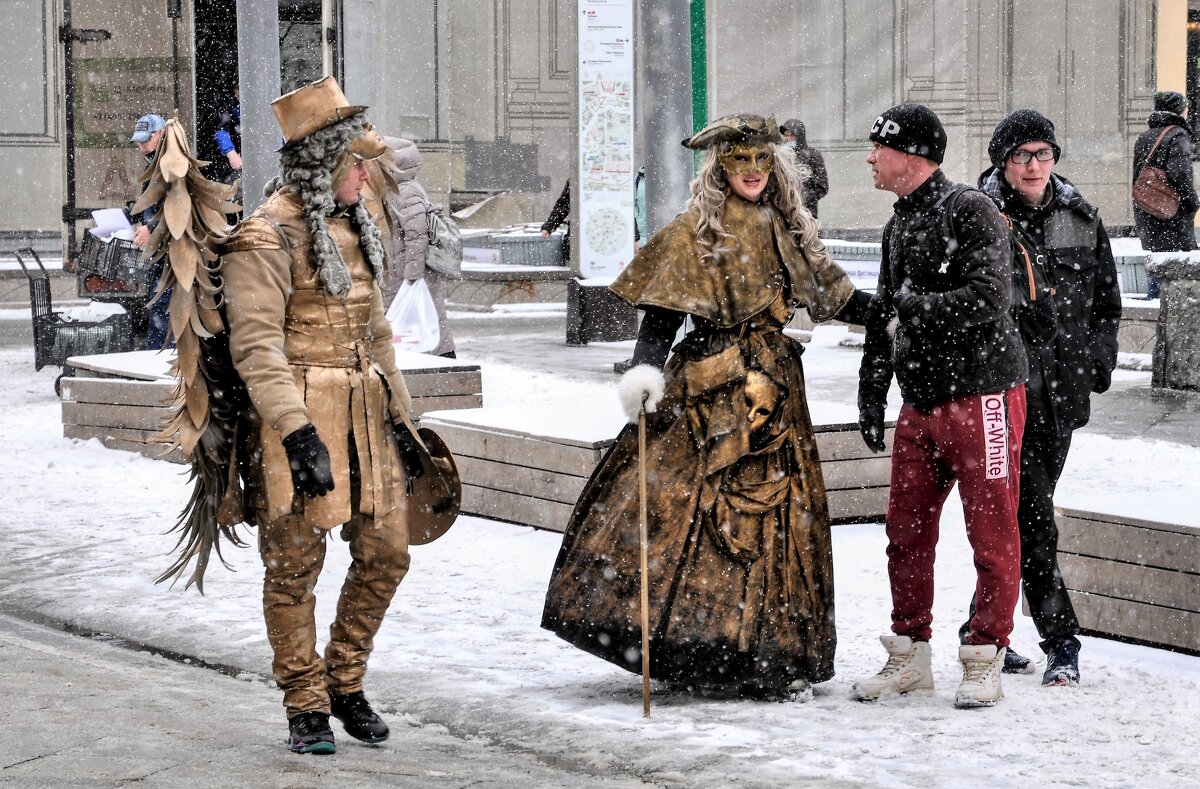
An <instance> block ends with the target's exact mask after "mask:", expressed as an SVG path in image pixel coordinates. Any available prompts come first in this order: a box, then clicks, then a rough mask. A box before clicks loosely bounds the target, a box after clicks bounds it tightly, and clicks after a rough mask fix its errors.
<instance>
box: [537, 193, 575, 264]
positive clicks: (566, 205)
mask: <svg viewBox="0 0 1200 789" xmlns="http://www.w3.org/2000/svg"><path fill="white" fill-rule="evenodd" d="M570 219H571V179H569V178H568V179H567V182H566V183H564V184H563V190H562V194H560V195H559V196H558V199H557V200H555V201H554V207H553V208H551V209H550V216H548V217H546V221H545V222H543V223H542V238H549V237H550V234H551V233H553V232H554V231H555V230H558V228H559V225H561V224H562V223H563V222H566V223H567V232H566V234H565V235H563V257H564V258H566V259H570V257H571V223H570V221H569V220H570Z"/></svg>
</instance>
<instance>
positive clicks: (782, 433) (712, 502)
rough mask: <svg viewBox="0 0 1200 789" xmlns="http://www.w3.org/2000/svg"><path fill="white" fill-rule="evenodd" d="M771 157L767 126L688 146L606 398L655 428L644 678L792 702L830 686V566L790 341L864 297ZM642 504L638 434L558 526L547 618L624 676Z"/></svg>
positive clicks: (704, 134) (774, 141)
mask: <svg viewBox="0 0 1200 789" xmlns="http://www.w3.org/2000/svg"><path fill="white" fill-rule="evenodd" d="M782 142H783V137H782V136H781V135H780V133H779V129H778V128H777V127H776V125H775V120H774V119H773V118H763V117H762V116H759V115H732V116H727V117H724V118H721V119H719V120H717V121H714V122H713V123H712V124H710V125H709V126H708V127H706V128H705V129H703V130H701V131H700V132H698V133H696V134H695V135H694V136H692V137H690V138H688V139H687V140H685V141H684V145H686V146H687V147H689V148H692V149H693V150H700V151H703V152H704V158H703V164H702V165H701V167H700V172H699V175H698V176H697V177H696V179H695V180H694V181H693V182H692V186H691V193H692V197H691V199H690V200H689V201H688V205H687V210H686V211H684V212H683V213H682V214H680V215H679V216H678V217H676V218H675V219H674V220H672V221H671V222H670V223H669V224H668V225H666V226H665V227H664V228H662V229H661V230H660V231H658V232H657V233H655V234H654V236H653V237H652V238H651V239H650V240H649V241H648V242H647V243H646V245H645V246H643V247H642V248H641V250H640V251H639V252H638V254H637V255H636V256H635V257H634V259H633V260H632V261H631V262H630V264H629V265H628V266H627V267H626V268H625V269H624V270H623V271H622V272H621V274H620V276H618V277H617V279H616V281H615V282H614V283H613V284H612V286H611V287H612V290H613V292H614V293H616V294H617V295H618V296H620V297H621V298H623V299H625V300H626V301H628V302H629V303H630V304H633V305H634V306H636V307H638V308H639V309H641V310H644V312H645V316H644V318H643V320H642V324H641V327H640V329H639V332H638V339H637V343H636V346H635V349H634V355H633V363H634V365H635V366H634V367H633V368H632V369H630V370H629V371H628V372H626V373H625V374H624V376H623V377H622V378H621V382H620V384H619V386H618V392H619V395H620V398H621V401H622V403H623V405H624V408H625V413H626V416H627V417H628V419H629V421H630V422H631V423H636V422H637V421H638V414H639V410H640V408H641V405H642V403H643V401H644V402H645V407H646V411H647V414H648V416H647V419H646V434H647V438H646V457H645V461H646V466H647V468H649V469H651V473H650V475H649V478H648V480H647V482H648V484H647V496H648V503H647V510H648V513H649V523H648V532H649V556H650V557H651V559H650V562H651V564H650V572H649V574H648V576H647V577H648V578H649V583H650V605H649V617H650V623H651V624H650V627H651V641H650V650H651V654H650V672H651V675H652V676H653V677H655V678H657V679H661V680H665V681H670V682H676V683H679V684H680V685H682V686H684V687H687V688H695V689H701V688H716V689H720V690H721V691H723V692H728V693H732V694H743V695H748V696H753V697H771V698H781V699H784V698H794V699H797V700H804V699H807V698H809V697H810V693H809V685H810V683H814V682H821V681H823V680H827V679H829V678H830V677H831V676H833V670H834V661H833V658H834V649H835V646H836V633H835V627H834V618H833V563H832V547H831V542H830V533H829V512H828V507H827V504H826V498H825V486H824V482H823V480H822V477H821V466H820V462H819V459H818V456H817V451H816V443H815V440H814V435H813V428H812V422H811V419H810V417H809V413H808V406H807V402H806V396H805V387H804V374H803V368H802V365H801V363H800V352H801V350H802V349H801V347H800V346H799V344H798V343H796V342H795V341H794V340H793V339H791V338H790V337H788V336H787V335H785V334H784V333H783V332H782V328H783V326H784V324H786V323H787V322H788V319H789V317H790V316H791V313H792V311H793V309H795V308H796V307H805V308H807V309H808V311H809V313H810V315H811V316H812V317H813V319H814V320H817V321H822V320H828V319H829V318H832V317H834V316H838V317H839V318H846V319H852V318H853V316H852V313H854V312H855V310H856V309H858V310H861V309H862V307H863V302H864V301H868V300H869V297H867V296H866V295H865V294H862V293H856V291H855V289H854V287H853V285H852V284H851V283H850V280H849V278H848V277H847V276H846V274H845V272H844V271H842V269H841V268H839V267H838V266H837V264H835V263H834V262H833V261H832V260H831V259H830V257H829V254H828V253H827V252H826V250H825V247H824V245H823V244H822V243H821V241H820V240H819V239H818V238H817V223H816V221H815V220H814V219H813V218H812V216H811V214H809V212H808V211H806V210H804V208H803V206H802V204H801V194H802V186H801V183H800V177H799V172H798V170H797V167H796V165H795V158H794V156H793V155H792V152H791V150H789V149H788V148H786V147H784V146H783V145H782V144H781V143H782ZM689 316H690V317H691V319H692V321H693V324H694V326H695V328H694V330H692V331H690V332H689V333H688V334H687V335H686V336H685V337H684V339H683V340H682V342H680V343H679V344H678V345H676V346H675V353H674V354H672V353H671V348H672V345H673V344H674V338H675V334H676V331H677V330H678V329H679V328H680V326H682V325H683V323H684V319H685V318H687V317H689ZM861 320H862V319H861V317H859V319H858V322H860V323H861ZM668 356H670V359H668ZM638 489H639V476H638V431H637V428H636V425H632V424H631V425H630V426H628V427H627V428H626V429H625V430H624V431H622V433H621V434H620V436H619V437H618V438H617V441H616V442H615V444H614V446H613V447H612V448H611V449H610V450H609V452H608V453H607V454H606V455H605V457H604V459H603V460H602V461H601V464H600V466H599V468H598V469H597V470H596V472H595V473H594V474H593V475H592V477H591V479H590V480H589V481H588V484H587V486H586V488H585V489H584V491H583V493H582V494H581V496H580V498H579V501H578V503H577V504H576V506H575V509H574V512H573V514H572V515H571V518H570V520H569V521H568V523H567V525H566V534H565V535H564V538H563V545H562V549H561V551H560V552H559V556H558V560H557V562H556V564H555V568H554V572H553V574H552V576H551V580H550V585H549V588H548V590H547V592H546V605H545V609H544V612H543V616H542V626H543V627H545V628H547V629H549V630H552V631H554V632H555V633H556V634H558V635H559V636H560V637H562V638H563V639H565V640H567V641H568V642H570V643H572V644H574V645H575V646H577V647H579V648H581V649H584V650H586V651H588V652H591V653H593V654H595V655H598V656H600V657H602V658H604V659H606V660H609V661H612V662H613V663H615V664H617V665H618V666H621V667H623V668H626V669H628V670H630V671H640V670H641V662H640V661H641V658H640V654H641V641H640V638H641V624H640V620H639V614H638V612H639V610H640V609H639V602H638V597H639V592H638V590H639V586H638V577H639V565H640V562H639V537H638V533H639V506H638V501H639V496H638Z"/></svg>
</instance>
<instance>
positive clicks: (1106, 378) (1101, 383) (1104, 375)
mask: <svg viewBox="0 0 1200 789" xmlns="http://www.w3.org/2000/svg"><path fill="white" fill-rule="evenodd" d="M1092 372H1093V373H1095V376H1096V377H1095V379H1094V380H1093V381H1092V391H1093V392H1095V393H1096V394H1104V393H1105V392H1107V391H1108V387H1110V386H1112V370H1110V369H1108V368H1107V367H1105V366H1104V364H1103V363H1101V362H1099V361H1094V362H1092Z"/></svg>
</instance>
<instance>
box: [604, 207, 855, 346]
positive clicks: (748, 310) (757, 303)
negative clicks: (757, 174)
mask: <svg viewBox="0 0 1200 789" xmlns="http://www.w3.org/2000/svg"><path fill="white" fill-rule="evenodd" d="M699 221H700V212H699V210H698V209H696V208H689V209H688V210H687V211H685V212H683V213H682V214H680V215H679V216H677V217H675V219H673V220H672V221H671V222H670V224H668V225H667V226H666V227H664V228H663V229H662V230H660V231H659V232H657V233H655V234H654V237H653V238H651V239H650V241H649V243H647V244H646V246H645V247H643V248H642V250H641V251H640V252H638V254H637V255H635V256H634V258H633V260H632V261H630V263H629V265H628V266H627V267H626V268H625V270H624V271H622V272H621V273H620V275H619V276H618V277H617V278H616V280H615V281H614V282H613V284H612V286H611V288H612V290H613V292H614V293H616V294H617V295H618V296H620V297H621V298H623V299H625V300H626V301H628V302H629V303H630V304H633V305H634V306H635V307H639V308H641V309H645V308H646V307H662V308H665V309H669V310H674V311H675V312H682V313H685V314H688V315H694V316H696V317H698V318H702V319H704V320H706V321H709V322H710V323H714V324H716V325H718V326H721V327H723V328H729V327H731V326H736V325H738V324H739V323H742V322H743V321H745V320H747V319H748V318H750V317H751V316H753V315H757V314H759V313H760V312H762V311H763V310H764V309H766V308H767V307H768V306H770V304H771V302H773V301H774V300H775V299H776V298H778V297H779V296H780V294H781V293H783V292H784V290H785V288H786V287H787V286H790V290H791V292H790V294H789V299H790V302H791V304H792V305H793V306H797V307H806V308H808V312H809V315H810V316H811V317H812V319H813V320H814V321H818V322H819V321H824V320H829V319H830V318H832V317H833V316H834V315H835V314H837V312H838V310H840V309H841V308H842V306H843V305H845V303H846V302H847V301H848V300H849V299H850V296H851V295H852V294H853V293H854V286H853V285H852V284H851V283H850V280H849V278H847V277H846V273H845V272H844V271H842V269H841V267H840V266H838V265H837V264H836V263H834V262H833V260H832V259H831V258H830V257H829V253H828V252H827V251H826V250H825V245H824V244H822V243H821V241H820V240H819V239H815V238H814V239H813V240H812V241H811V242H810V243H808V244H806V245H805V246H804V247H803V248H800V247H798V246H797V245H796V243H795V241H794V240H793V239H792V236H791V234H790V233H789V232H788V230H787V226H786V225H785V224H784V221H783V218H782V217H781V216H780V215H779V213H778V212H777V211H776V210H775V208H774V207H772V206H770V205H759V204H755V203H749V202H747V201H745V200H743V199H741V198H740V197H737V196H735V195H730V196H729V197H728V198H726V200H725V205H724V206H723V208H722V220H721V221H722V224H723V227H724V229H725V232H726V233H728V234H729V237H725V238H723V239H722V240H721V243H720V244H717V245H715V248H714V252H713V255H712V257H709V258H704V257H703V254H704V251H703V250H702V249H701V247H700V245H699V244H698V243H697V242H696V225H697V224H698V223H699ZM775 261H778V262H779V263H782V264H783V265H782V270H781V269H780V266H779V264H778V263H776V262H775Z"/></svg>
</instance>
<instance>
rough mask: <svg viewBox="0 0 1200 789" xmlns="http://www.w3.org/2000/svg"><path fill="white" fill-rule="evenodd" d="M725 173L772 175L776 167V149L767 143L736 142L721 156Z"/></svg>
mask: <svg viewBox="0 0 1200 789" xmlns="http://www.w3.org/2000/svg"><path fill="white" fill-rule="evenodd" d="M720 162H721V169H722V170H724V171H725V175H727V176H728V175H749V174H750V173H762V174H763V175H764V176H767V175H770V174H771V171H772V170H774V169H775V149H774V148H772V147H771V146H770V145H769V144H767V143H744V142H739V143H735V144H734V145H733V146H732V147H731V148H730V149H729V150H728V151H726V152H725V153H723V154H721V156H720Z"/></svg>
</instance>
